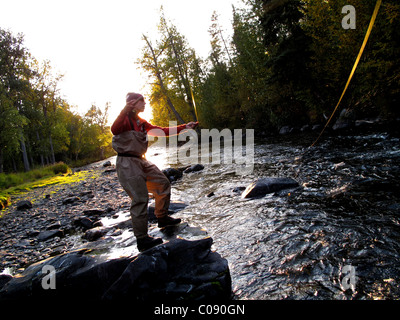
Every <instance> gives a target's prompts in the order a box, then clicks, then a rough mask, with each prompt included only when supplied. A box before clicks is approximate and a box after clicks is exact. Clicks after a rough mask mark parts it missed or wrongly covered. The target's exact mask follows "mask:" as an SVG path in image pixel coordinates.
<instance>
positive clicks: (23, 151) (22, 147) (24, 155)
mask: <svg viewBox="0 0 400 320" xmlns="http://www.w3.org/2000/svg"><path fill="white" fill-rule="evenodd" d="M20 135H21V140H20V143H21V151H22V159H23V161H24V168H25V171H29V170H30V167H29V161H28V154H27V152H26V146H25V139H24V134H23V133H22V131H21V134H20Z"/></svg>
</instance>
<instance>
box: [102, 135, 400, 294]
mask: <svg viewBox="0 0 400 320" xmlns="http://www.w3.org/2000/svg"><path fill="white" fill-rule="evenodd" d="M313 138H315V137H314V136H312V137H310V136H306V135H304V136H297V137H289V138H288V137H285V138H283V137H281V138H274V139H271V140H264V141H261V142H260V141H259V142H258V143H256V145H255V148H254V170H253V172H252V173H249V174H247V175H245V176H241V175H237V174H236V165H235V164H234V163H233V164H228V165H226V164H220V165H217V164H214V165H211V164H210V165H206V166H205V169H204V170H203V171H201V172H196V173H189V174H185V175H184V176H183V178H182V179H181V180H179V181H178V182H176V183H175V184H173V188H172V200H176V201H183V202H185V203H187V204H188V207H186V208H185V209H184V210H183V211H181V212H179V213H177V214H176V216H177V217H180V218H182V219H183V220H184V221H185V222H187V223H188V225H189V227H186V228H184V229H183V230H182V232H181V233H180V234H179V236H181V237H184V238H187V239H197V238H199V237H200V238H201V237H205V236H211V237H212V238H213V239H214V244H213V249H214V250H216V251H217V252H218V253H220V254H221V255H222V256H223V257H224V258H226V259H227V260H228V262H229V267H230V272H231V276H232V285H233V293H234V298H235V299H399V298H400V289H399V288H400V286H399V284H400V283H399V282H400V204H399V201H398V200H399V198H400V191H399V190H400V189H399V177H400V169H399V164H400V144H399V139H398V138H397V137H395V136H391V135H389V134H386V133H382V134H364V135H359V136H336V137H325V138H324V139H325V140H323V141H322V142H320V143H319V145H317V146H316V147H314V148H313V149H312V150H308V149H307V147H308V146H309V145H310V144H311V142H312V139H313ZM147 155H148V158H149V160H150V161H152V162H154V163H156V164H157V165H158V166H159V167H160V168H161V169H163V168H167V167H170V166H175V167H178V165H176V164H175V165H171V161H170V159H171V157H170V155H168V154H167V153H166V152H165V150H161V149H157V148H150V149H149V152H148V154H147ZM259 177H291V178H294V179H295V180H297V181H298V182H299V184H300V188H298V189H294V190H285V191H282V192H278V193H275V194H268V195H266V196H264V197H262V198H258V199H242V198H241V191H238V187H246V186H247V185H249V184H250V183H252V182H253V181H255V180H256V179H257V178H259ZM124 215H125V216H123V217H125V218H126V219H127V218H128V213H127V212H125V213H124ZM104 222H105V223H107V221H104ZM185 226H186V225H185ZM188 228H189V229H188ZM125 233H126V234H125ZM150 234H152V235H156V236H157V235H158V236H159V235H160V232H159V231H158V228H156V227H152V228H151V231H150ZM120 237H121V239H122V240H121V242H120V243H121V245H119V246H118V245H117V246H116V247H115V248H114V250H113V252H114V255H117V256H118V255H120V254H121V252H122V253H123V250H128V251H129V250H132V248H133V247H134V240H132V238H133V237H132V234H131V232H128V231H125V232H124V234H122V235H121V236H120ZM164 238H165V235H164ZM121 250H122V251H121ZM128 251H127V252H128Z"/></svg>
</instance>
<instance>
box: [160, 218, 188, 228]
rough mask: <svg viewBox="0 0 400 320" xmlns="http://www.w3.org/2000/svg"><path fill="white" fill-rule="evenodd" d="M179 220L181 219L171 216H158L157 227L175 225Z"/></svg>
mask: <svg viewBox="0 0 400 320" xmlns="http://www.w3.org/2000/svg"><path fill="white" fill-rule="evenodd" d="M181 221H182V220H181V219H174V218H171V217H170V216H165V217H162V218H158V227H159V228H165V227H170V226H175V225H177V224H180V223H181Z"/></svg>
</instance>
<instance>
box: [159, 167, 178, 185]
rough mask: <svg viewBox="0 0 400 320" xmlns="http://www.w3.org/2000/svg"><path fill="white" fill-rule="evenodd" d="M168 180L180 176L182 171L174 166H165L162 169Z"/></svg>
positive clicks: (174, 179)
mask: <svg viewBox="0 0 400 320" xmlns="http://www.w3.org/2000/svg"><path fill="white" fill-rule="evenodd" d="M162 172H163V173H164V174H165V176H166V177H167V178H168V180H169V181H170V182H174V181H176V180H178V179H180V178H182V176H183V173H182V171H181V170H178V169H175V168H167V169H164V170H163V171H162Z"/></svg>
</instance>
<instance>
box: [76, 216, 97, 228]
mask: <svg viewBox="0 0 400 320" xmlns="http://www.w3.org/2000/svg"><path fill="white" fill-rule="evenodd" d="M73 223H74V225H75V226H77V227H82V228H83V229H84V230H88V229H92V228H94V225H93V221H92V220H91V219H89V218H88V217H78V218H76V219H75V220H74V222H73Z"/></svg>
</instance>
